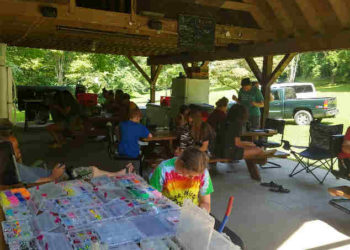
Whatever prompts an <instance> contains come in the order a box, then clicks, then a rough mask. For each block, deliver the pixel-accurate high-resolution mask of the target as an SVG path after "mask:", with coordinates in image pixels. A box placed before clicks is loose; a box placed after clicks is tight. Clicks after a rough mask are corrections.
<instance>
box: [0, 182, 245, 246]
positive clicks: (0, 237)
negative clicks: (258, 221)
mask: <svg viewBox="0 0 350 250" xmlns="http://www.w3.org/2000/svg"><path fill="white" fill-rule="evenodd" d="M42 184H45V183H42ZM42 184H32V185H24V184H18V185H12V186H0V191H4V190H9V189H13V188H20V187H23V188H29V187H33V186H38V185H42ZM212 216H213V215H212ZM213 217H214V216H213ZM214 219H215V226H214V229H218V227H219V225H220V224H221V222H220V220H218V219H217V218H215V217H214ZM4 220H5V215H4V212H3V209H2V208H1V209H0V222H2V221H4ZM0 226H1V224H0ZM1 230H2V228H1ZM224 232H225V233H226V234H227V235H228V236H229V237H230V238H231V240H232V242H233V243H234V244H236V245H238V246H240V247H241V248H242V249H244V244H243V241H242V240H241V238H240V237H239V236H238V235H237V234H235V233H234V232H233V231H231V230H230V229H229V228H227V227H225V228H224ZM0 249H4V250H5V249H8V247H7V245H6V243H5V240H4V235H3V233H2V232H1V233H0Z"/></svg>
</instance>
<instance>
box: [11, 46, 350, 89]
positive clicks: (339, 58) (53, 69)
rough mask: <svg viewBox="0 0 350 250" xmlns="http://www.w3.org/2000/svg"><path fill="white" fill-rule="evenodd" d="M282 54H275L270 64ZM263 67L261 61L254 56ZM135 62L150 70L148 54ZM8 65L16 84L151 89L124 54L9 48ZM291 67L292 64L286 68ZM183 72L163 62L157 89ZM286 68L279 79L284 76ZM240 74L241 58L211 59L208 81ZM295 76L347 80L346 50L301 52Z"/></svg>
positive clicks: (232, 79) (230, 83) (245, 72)
mask: <svg viewBox="0 0 350 250" xmlns="http://www.w3.org/2000/svg"><path fill="white" fill-rule="evenodd" d="M281 58H282V56H280V57H275V59H274V64H277V63H278V61H279V60H280V59H281ZM256 60H257V63H258V64H259V65H260V66H261V64H262V59H261V58H257V59H256ZM136 61H137V62H138V63H139V64H140V65H141V67H142V68H143V69H144V70H145V71H146V72H149V71H150V69H149V67H147V65H146V58H142V57H137V58H136ZM7 63H8V65H9V66H10V67H12V69H13V74H14V79H15V81H16V83H17V84H18V85H75V84H78V83H80V84H83V85H85V86H86V87H87V88H88V90H89V91H90V92H94V93H99V92H101V90H102V88H104V87H106V88H107V89H117V88H121V89H123V90H124V91H127V92H129V93H130V94H136V93H138V94H145V93H147V92H149V84H148V82H147V81H146V80H145V79H144V78H143V77H142V75H141V74H140V73H139V72H138V71H137V70H136V68H135V67H134V66H133V65H132V64H131V63H130V62H129V60H128V59H127V58H125V57H124V56H118V55H104V54H88V53H77V52H66V51H57V50H42V49H29V48H19V47H8V48H7ZM289 67H290V66H289ZM180 72H183V69H182V66H181V65H167V66H164V68H163V69H162V73H161V74H160V77H159V80H158V83H157V90H164V89H168V88H170V86H171V79H172V78H174V77H176V76H178V75H179V73H180ZM288 76H289V68H287V69H286V70H285V72H284V73H283V74H282V76H281V77H280V79H279V80H280V81H283V80H287V79H288ZM244 77H251V78H254V76H253V74H252V73H251V71H250V69H249V67H248V65H247V64H246V63H245V61H244V60H242V59H241V60H227V61H215V62H211V63H210V82H211V85H212V86H213V87H221V86H222V87H229V88H232V89H237V88H238V87H239V82H240V80H241V79H242V78H244ZM296 77H297V80H306V79H307V80H310V79H311V80H315V81H316V80H321V79H323V80H325V79H326V80H327V81H329V82H334V81H337V82H342V81H344V82H345V81H348V80H349V78H350V51H348V50H341V51H327V52H317V53H304V54H301V56H300V61H299V64H298V68H297V75H296Z"/></svg>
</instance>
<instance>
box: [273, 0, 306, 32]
mask: <svg viewBox="0 0 350 250" xmlns="http://www.w3.org/2000/svg"><path fill="white" fill-rule="evenodd" d="M280 3H281V5H282V8H283V9H284V10H285V13H286V15H288V17H289V18H290V19H291V20H292V22H293V24H294V28H295V33H296V34H297V35H300V36H302V35H304V34H305V33H309V34H311V33H313V31H312V30H311V27H310V26H309V23H308V21H307V20H306V18H305V16H304V13H303V12H302V11H301V9H300V7H299V6H298V5H297V3H296V2H295V0H280Z"/></svg>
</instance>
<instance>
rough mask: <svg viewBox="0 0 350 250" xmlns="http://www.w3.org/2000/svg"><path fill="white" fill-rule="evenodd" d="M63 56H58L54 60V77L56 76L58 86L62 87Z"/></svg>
mask: <svg viewBox="0 0 350 250" xmlns="http://www.w3.org/2000/svg"><path fill="white" fill-rule="evenodd" d="M64 59H65V54H64V53H62V54H59V55H57V59H56V75H57V82H58V85H63V80H64V63H65V60H64Z"/></svg>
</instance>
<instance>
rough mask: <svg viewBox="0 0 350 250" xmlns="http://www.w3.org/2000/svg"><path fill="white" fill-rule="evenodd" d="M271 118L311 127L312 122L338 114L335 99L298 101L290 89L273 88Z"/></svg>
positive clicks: (323, 98) (293, 91) (321, 98)
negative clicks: (292, 121) (289, 120)
mask: <svg viewBox="0 0 350 250" xmlns="http://www.w3.org/2000/svg"><path fill="white" fill-rule="evenodd" d="M271 94H272V96H273V98H274V100H273V101H271V102H270V112H269V118H272V119H294V121H295V123H296V124H298V125H309V124H310V123H311V121H312V120H314V119H318V120H321V119H322V118H331V117H335V116H336V115H337V113H338V109H337V99H336V98H335V97H320V98H305V99H297V97H296V94H295V90H294V89H293V88H290V87H284V88H272V89H271Z"/></svg>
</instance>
